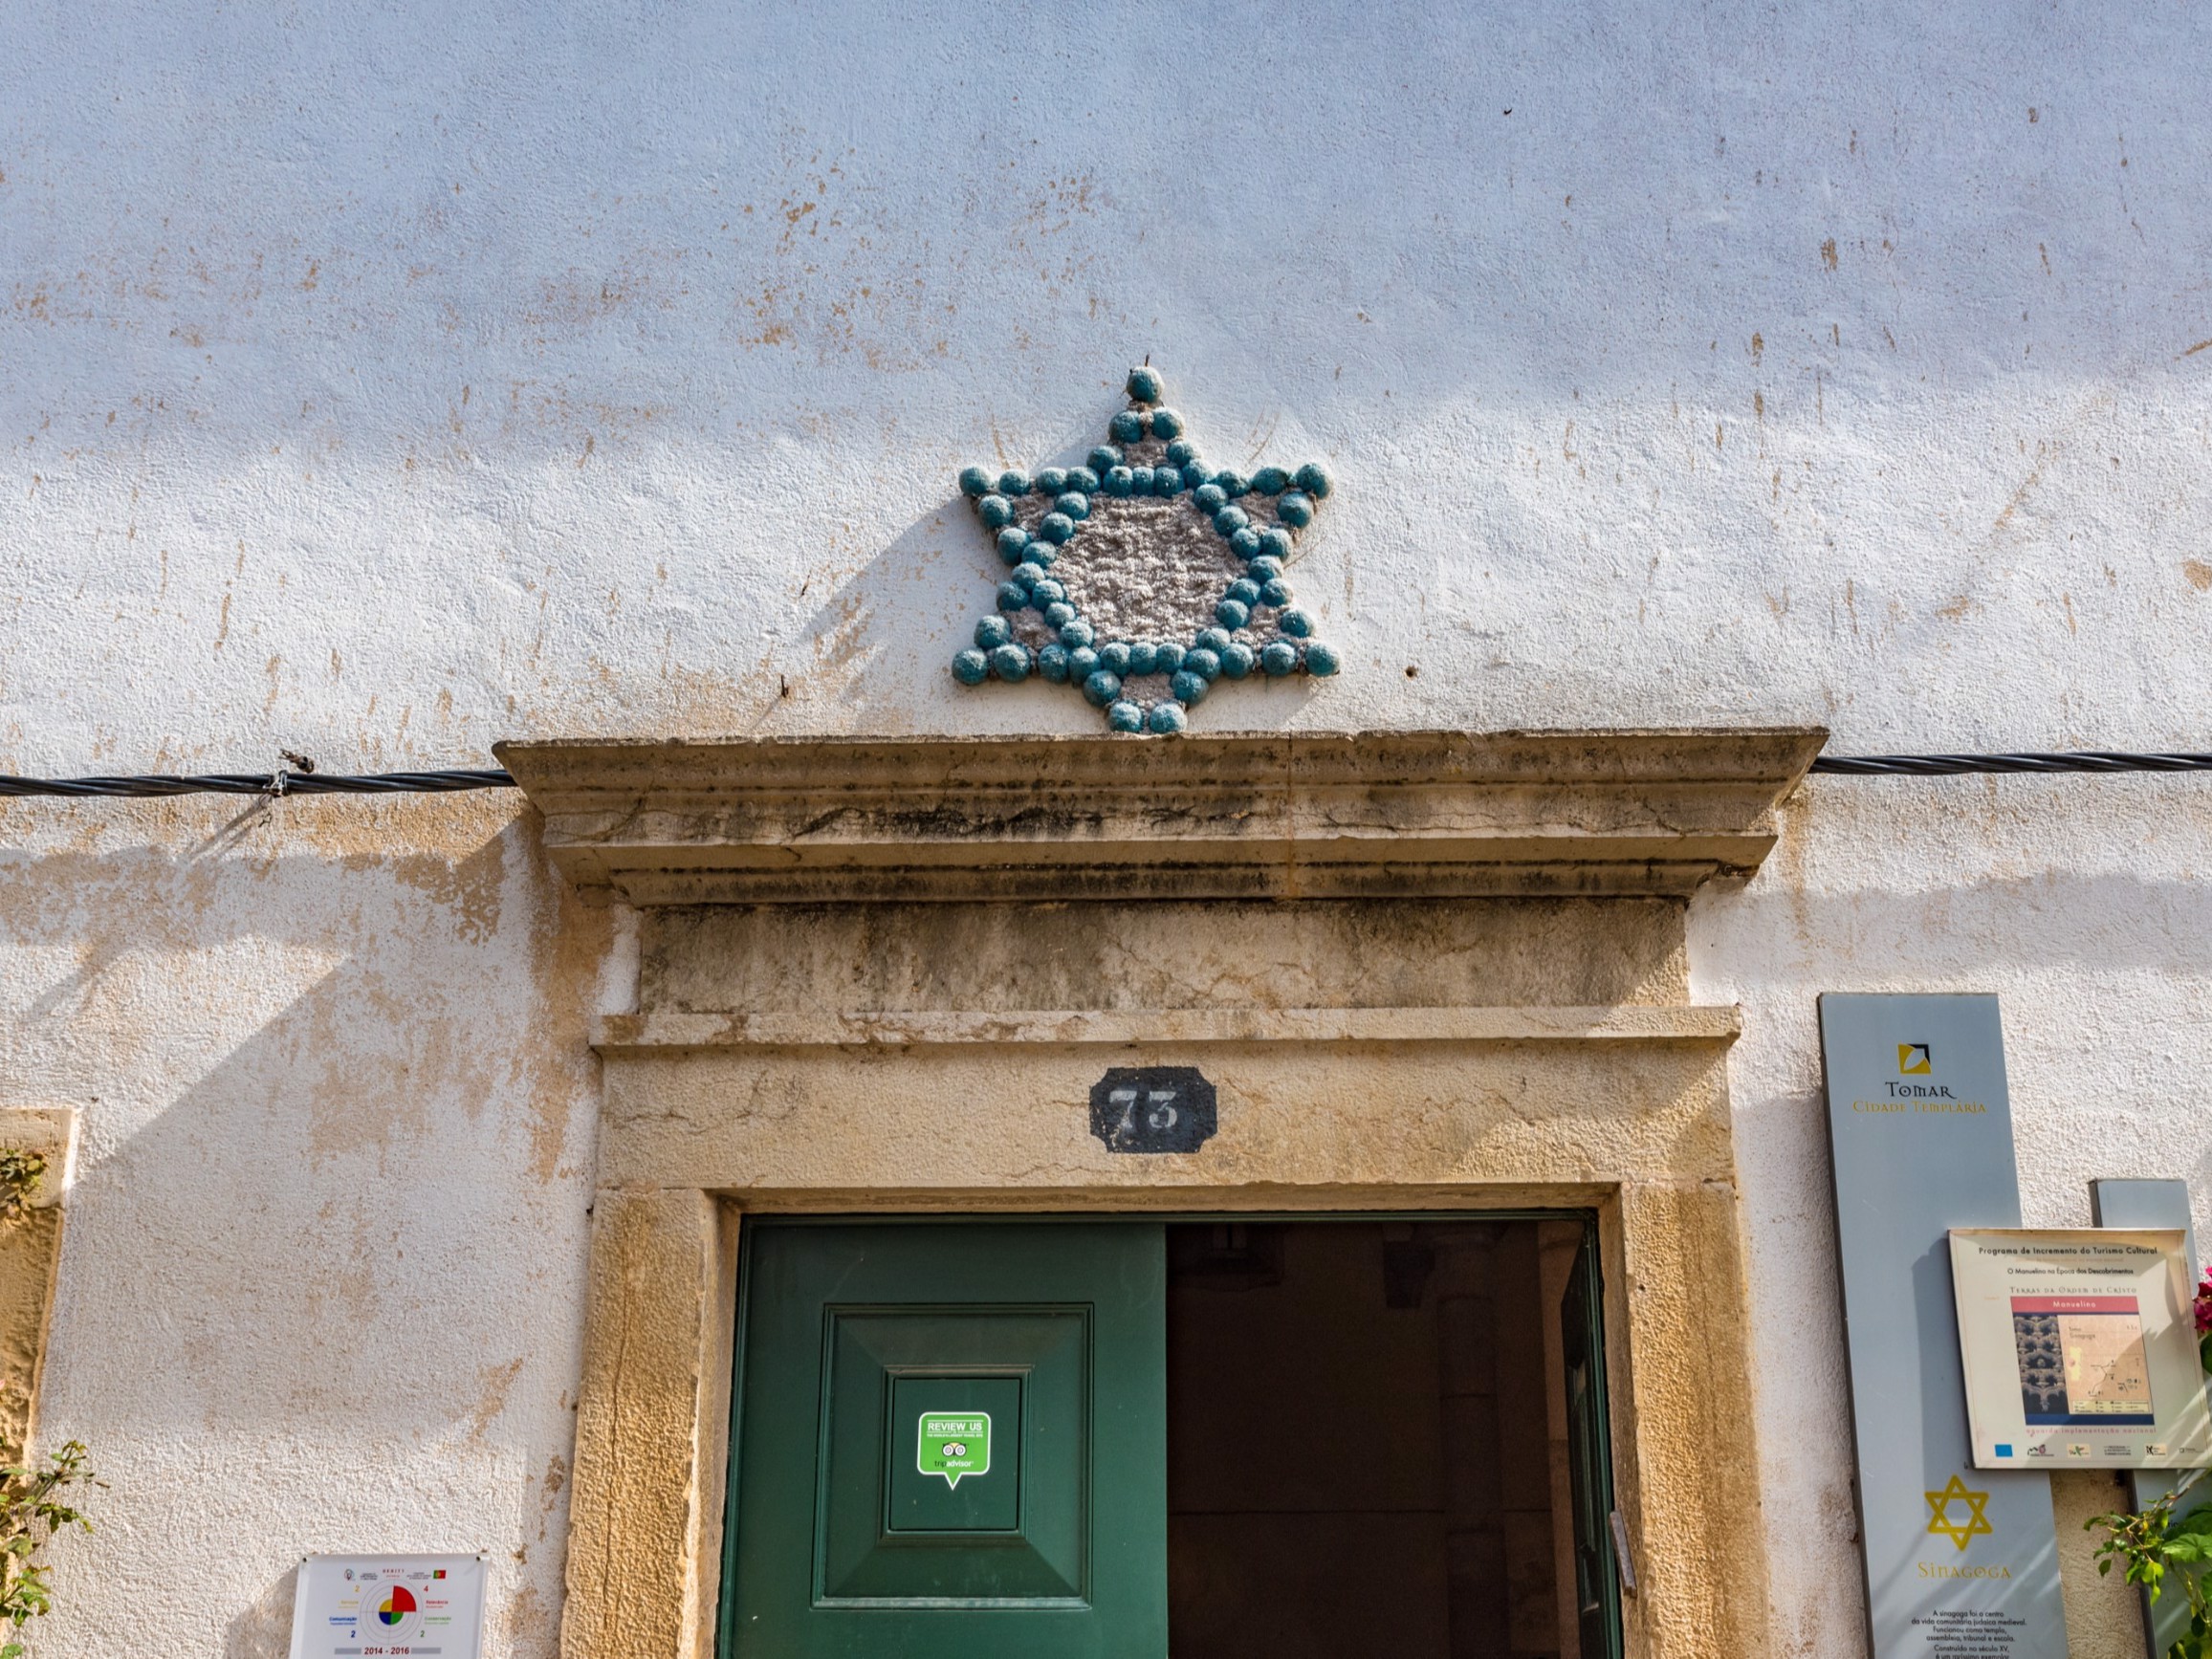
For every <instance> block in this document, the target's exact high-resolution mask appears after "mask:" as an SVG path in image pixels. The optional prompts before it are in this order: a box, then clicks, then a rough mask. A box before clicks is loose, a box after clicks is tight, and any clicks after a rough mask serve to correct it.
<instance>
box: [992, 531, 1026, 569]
mask: <svg viewBox="0 0 2212 1659" xmlns="http://www.w3.org/2000/svg"><path fill="white" fill-rule="evenodd" d="M1028 553H1029V532H1028V531H1026V530H1023V529H1021V528H1019V527H1018V526H1017V525H1011V524H1010V525H1008V526H1007V527H1006V528H1005V529H1004V530H1001V531H1000V532H999V533H998V557H1000V558H1002V559H1004V560H1005V561H1006V562H1007V563H1008V564H1019V563H1020V562H1021V561H1022V559H1023V558H1024V557H1027V556H1028Z"/></svg>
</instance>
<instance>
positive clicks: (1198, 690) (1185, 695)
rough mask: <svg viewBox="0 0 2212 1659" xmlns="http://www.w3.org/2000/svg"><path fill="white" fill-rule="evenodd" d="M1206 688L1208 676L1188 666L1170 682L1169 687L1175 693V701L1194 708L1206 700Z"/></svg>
mask: <svg viewBox="0 0 2212 1659" xmlns="http://www.w3.org/2000/svg"><path fill="white" fill-rule="evenodd" d="M1168 689H1169V690H1171V691H1172V692H1173V693H1174V694H1175V701H1176V702H1178V703H1181V704H1183V705H1185V706H1186V707H1189V708H1196V707H1197V706H1198V705H1199V704H1200V703H1202V702H1204V701H1205V699H1206V676H1205V675H1203V674H1194V673H1193V672H1192V671H1191V670H1190V669H1188V668H1185V669H1184V670H1183V671H1182V672H1181V673H1179V674H1177V675H1176V676H1175V677H1174V678H1173V679H1172V680H1170V681H1169V682H1168Z"/></svg>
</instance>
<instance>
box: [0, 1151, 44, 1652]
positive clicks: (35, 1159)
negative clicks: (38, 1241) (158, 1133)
mask: <svg viewBox="0 0 2212 1659" xmlns="http://www.w3.org/2000/svg"><path fill="white" fill-rule="evenodd" d="M45 1175H46V1155H45V1154H44V1153H42V1152H26V1151H23V1150H21V1149H20V1148H18V1147H15V1146H0V1221H12V1220H14V1219H15V1218H16V1217H17V1216H18V1215H21V1214H22V1213H23V1207H24V1206H25V1205H27V1204H29V1203H30V1202H31V1200H32V1199H33V1197H35V1196H36V1195H37V1192H38V1183H39V1182H40V1181H41V1180H43V1179H44V1178H45ZM0 1659H4V1656H0Z"/></svg>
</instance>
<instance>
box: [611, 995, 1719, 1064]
mask: <svg viewBox="0 0 2212 1659" xmlns="http://www.w3.org/2000/svg"><path fill="white" fill-rule="evenodd" d="M1741 1030H1742V1019H1741V1014H1740V1012H1739V1011H1738V1009H1737V1008H1736V1007H1735V1006H1734V1005H1732V1004H1731V1005H1720V1006H1702V1005H1701V1006H1692V1007H1684V1006H1680V1005H1659V1006H1649V1007H1646V1006H1616V1007H1610V1008H1137V1009H1009V1010H1006V1011H1003V1012H998V1013H982V1012H975V1011H970V1010H964V1009H925V1010H918V1011H904V1010H889V1011H860V1012H853V1013H835V1012H830V1011H826V1010H825V1011H823V1012H822V1013H820V1014H719V1013H698V1012H694V1011H691V1010H685V1009H659V1010H654V1011H652V1012H649V1013H646V1014H623V1015H605V1016H602V1017H601V1018H600V1019H598V1020H597V1021H595V1022H594V1024H593V1027H592V1047H593V1048H594V1049H595V1050H597V1051H598V1052H599V1053H600V1054H601V1055H603V1056H608V1057H614V1056H636V1057H641V1058H642V1057H645V1056H648V1055H656V1054H661V1055H673V1054H682V1053H688V1052H692V1051H696V1050H702V1049H717V1048H878V1047H881V1048H918V1047H936V1046H946V1045H974V1044H1023V1043H1050V1044H1057V1045H1067V1044H1084V1045H1101V1044H1103V1045H1108V1046H1112V1047H1117V1048H1127V1047H1138V1046H1143V1045H1147V1044H1173V1045H1175V1046H1177V1047H1185V1046H1189V1045H1192V1044H1214V1043H1264V1042H1326V1043H1361V1042H1388V1043H1404V1042H1457V1043H1525V1042H1547V1043H1556V1042H1675V1043H1679V1042H1708V1043H1727V1042H1732V1041H1733V1040H1734V1039H1735V1038H1736V1037H1737V1036H1738V1035H1739V1034H1740V1033H1741Z"/></svg>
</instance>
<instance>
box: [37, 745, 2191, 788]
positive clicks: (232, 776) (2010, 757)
mask: <svg viewBox="0 0 2212 1659" xmlns="http://www.w3.org/2000/svg"><path fill="white" fill-rule="evenodd" d="M1809 770H1810V771H1812V772H1815V773H1819V774H1822V775H1826V776H1830V777H1956V776H1960V775H1965V774H1969V773H2000V774H2004V773H2011V774H2018V773H2103V772H2212V754H2189V753H2179V754H2135V753H2121V752H2119V751H2114V750H2099V749H2085V750H2076V751H2073V752H2072V753H2065V754H1822V755H1816V756H1815V757H1814V759H1813V762H1812V765H1811V767H1810V768H1809ZM514 787H515V775H514V774H513V773H510V772H505V771H502V770H500V769H499V768H497V767H486V768H483V769H481V770H470V769H455V770H450V771H445V772H370V773H354V774H346V773H329V772H276V773H265V772H219V773H212V774H208V775H202V776H198V777H164V776H135V777H0V797H5V796H27V795H60V796H123V797H144V796H164V795H267V796H278V795H424V794H447V793H450V792H452V791H455V790H463V789H513V788H514Z"/></svg>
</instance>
